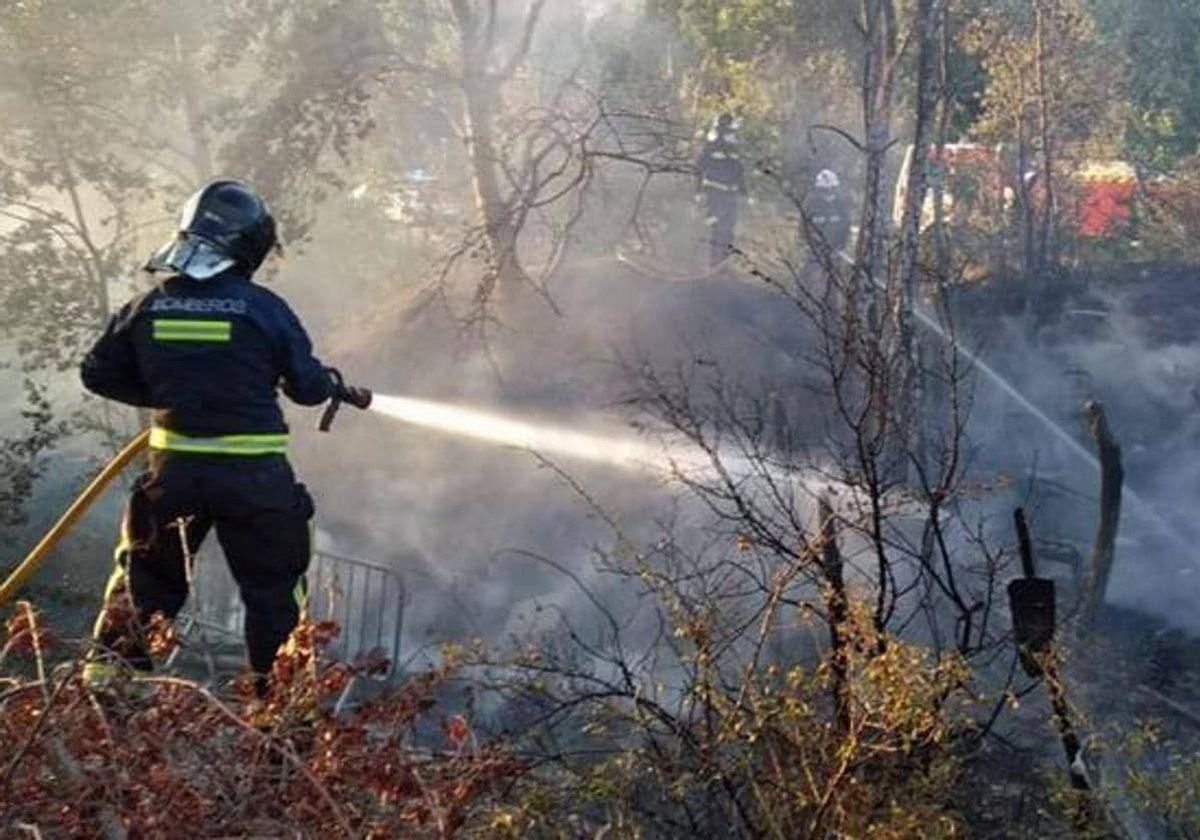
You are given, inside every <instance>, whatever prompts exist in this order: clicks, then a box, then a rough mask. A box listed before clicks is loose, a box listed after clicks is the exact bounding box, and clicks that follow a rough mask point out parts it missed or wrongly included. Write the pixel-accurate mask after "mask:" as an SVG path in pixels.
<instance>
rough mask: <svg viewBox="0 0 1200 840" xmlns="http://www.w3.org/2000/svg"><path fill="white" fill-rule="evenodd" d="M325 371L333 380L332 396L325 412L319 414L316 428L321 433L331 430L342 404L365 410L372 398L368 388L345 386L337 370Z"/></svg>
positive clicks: (344, 381) (329, 369)
mask: <svg viewBox="0 0 1200 840" xmlns="http://www.w3.org/2000/svg"><path fill="white" fill-rule="evenodd" d="M327 370H328V372H329V378H330V379H332V380H333V396H332V397H330V398H329V404H328V405H326V406H325V411H324V412H322V414H321V421H320V422H319V423H318V424H317V428H318V429H319V430H320V431H322V432H328V431H329V430H330V428H332V426H333V421H334V418H336V417H337V413H338V409H339V408H341V407H342V403H344V402H346V403H350V405H352V406H354V407H355V408H361V409H367V408H369V407H370V406H371V398H372V396H373V395H372V394H371V391H370V389H369V388H361V387H358V386H356V385H347V384H346V380H345V379H343V378H342V374H341V371H339V370H337V368H327Z"/></svg>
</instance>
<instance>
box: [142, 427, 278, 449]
mask: <svg viewBox="0 0 1200 840" xmlns="http://www.w3.org/2000/svg"><path fill="white" fill-rule="evenodd" d="M287 444H288V436H287V435H221V436H219V437H190V436H188V435H181V434H179V433H178V432H172V431H171V430H169V429H151V430H150V448H151V449H165V450H167V451H170V452H196V453H202V454H209V455H284V454H287Z"/></svg>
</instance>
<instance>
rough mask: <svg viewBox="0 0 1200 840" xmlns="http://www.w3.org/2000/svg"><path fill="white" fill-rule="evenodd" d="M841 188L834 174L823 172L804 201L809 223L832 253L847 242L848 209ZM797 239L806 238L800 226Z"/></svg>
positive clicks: (843, 246)
mask: <svg viewBox="0 0 1200 840" xmlns="http://www.w3.org/2000/svg"><path fill="white" fill-rule="evenodd" d="M841 187H842V182H841V179H840V178H838V176H837V173H836V172H834V171H833V170H832V169H822V170H821V171H820V172H818V173H817V177H816V179H815V180H814V181H813V189H812V191H811V192H809V194H808V195H807V196H806V197H805V201H804V212H805V214H806V215H807V216H808V220H809V221H810V222H811V223H812V225H813V226H814V227H815V228H816V229H817V230H818V231H819V232H820V234H821V237H822V238H823V239H824V240H825V243H826V244H827V245H829V248H830V249H831V250H832V251H833V252H834V253H835V254H836V253H838V252H840V251H841V250H842V249H843V248H845V247H846V243H847V242H848V241H849V239H850V206H849V204H848V202H847V201H846V197H845V195H844V194H843V193H842V189H841ZM800 238H801V240H804V239H805V233H804V227H803V225H801V228H800Z"/></svg>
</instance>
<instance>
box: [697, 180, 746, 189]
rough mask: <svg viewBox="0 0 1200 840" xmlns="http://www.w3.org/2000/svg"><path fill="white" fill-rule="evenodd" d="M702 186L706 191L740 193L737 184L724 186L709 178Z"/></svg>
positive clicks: (702, 182) (701, 183)
mask: <svg viewBox="0 0 1200 840" xmlns="http://www.w3.org/2000/svg"><path fill="white" fill-rule="evenodd" d="M700 186H702V187H704V188H705V189H712V190H722V191H724V192H737V191H738V186H737V184H722V183H721V182H720V181H710V180H708V179H707V178H705V179H704V180H703V181H701V182H700Z"/></svg>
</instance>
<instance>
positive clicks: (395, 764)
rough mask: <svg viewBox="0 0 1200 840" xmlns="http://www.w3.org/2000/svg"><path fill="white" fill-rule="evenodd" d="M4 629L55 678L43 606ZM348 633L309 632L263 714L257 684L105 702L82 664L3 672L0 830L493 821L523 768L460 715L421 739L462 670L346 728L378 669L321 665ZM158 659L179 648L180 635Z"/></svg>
mask: <svg viewBox="0 0 1200 840" xmlns="http://www.w3.org/2000/svg"><path fill="white" fill-rule="evenodd" d="M7 629H8V643H7V645H6V646H5V648H4V651H5V654H8V653H12V654H14V655H16V654H19V655H21V656H24V657H33V658H34V659H36V661H37V664H38V671H39V673H45V664H44V660H43V655H44V642H45V640H46V639H47V638H48V637H47V636H46V635H45V630H44V628H43V626H42V625H41V622H40V621H39V620H38V618H37V615H36V613H35V612H34V611H33V609H32V607H30V606H28V605H22V608H21V609H20V611H19V612H18V615H17V616H16V617H15V618H14V619H12V620H11V621H10V622H9V624H8V628H7ZM337 632H338V628H337V626H336V625H335V624H332V623H328V622H325V623H318V624H313V623H304V624H302V625H301V627H299V628H298V629H297V631H296V633H295V634H294V635H293V637H292V639H291V640H290V642H289V644H288V645H287V647H286V649H285V650H284V651H283V652H282V653H281V654H280V656H279V659H278V660H277V663H276V668H275V675H274V676H275V679H274V682H273V685H272V689H271V693H270V695H269V696H268V697H267V698H266V699H265V700H264V701H257V700H254V699H252V697H253V693H252V691H251V687H250V685H249V682H248V681H243V683H242V684H241V685H239V686H237V687H236V692H237V693H236V694H235V695H234V696H233V697H229V698H226V697H224V696H218V694H216V693H214V692H212V691H210V690H209V689H207V688H205V687H204V686H201V685H199V684H197V683H194V682H191V681H189V680H186V679H182V678H178V677H171V676H161V677H144V678H140V679H135V678H130V680H129V681H128V682H127V683H125V684H119V685H116V686H114V687H113V688H112V689H111V690H105V691H103V692H99V693H98V692H95V691H93V690H91V689H90V688H89V687H88V685H87V684H86V683H85V682H84V681H83V680H82V679H81V678H80V675H81V672H82V669H81V667H80V663H78V662H67V663H64V664H62V665H59V666H57V667H56V668H55V669H54V670H53V672H52V674H51V675H50V676H49V678H47V679H41V680H31V679H28V678H26V677H24V676H22V675H20V674H18V673H14V672H13V670H12V669H11V668H9V669H5V670H4V671H3V672H0V754H3V755H4V756H5V757H6V760H5V761H4V762H3V766H0V813H3V814H4V824H3V828H4V829H5V830H15V829H17V828H18V827H19V826H24V827H26V830H28V831H36V832H40V833H41V834H42V835H43V836H54V837H93V836H130V837H184V836H203V837H211V836H222V835H237V836H242V835H244V834H245V833H247V832H249V833H252V834H264V833H265V834H269V835H270V836H284V835H286V836H304V837H340V836H355V837H360V836H361V837H395V836H406V837H407V836H413V837H420V836H432V837H451V836H455V835H456V834H458V833H459V832H460V831H461V830H463V829H464V827H466V826H468V825H469V824H470V823H471V821H472V820H473V819H481V818H484V817H486V816H487V815H486V814H483V816H480V814H481V813H482V812H483V811H486V810H487V808H486V803H487V802H488V799H489V797H490V796H491V795H492V794H493V793H494V791H495V790H496V788H497V786H498V785H499V784H501V783H503V782H506V781H510V780H513V779H516V778H518V777H520V776H522V775H523V774H524V773H525V772H526V768H525V766H524V765H523V764H522V763H521V762H520V761H518V760H516V759H515V758H514V757H513V756H511V755H510V754H508V753H506V752H505V751H504V750H502V749H498V748H493V747H488V746H481V745H480V744H478V743H477V742H476V740H475V739H474V737H472V733H471V728H470V725H469V724H468V722H467V720H466V719H465V718H461V717H452V718H450V719H449V720H448V721H447V722H446V723H445V724H443V736H442V737H441V738H438V736H437V735H436V727H430V726H422V722H423V721H424V720H426V719H428V718H429V717H430V716H431V715H432V714H433V713H434V708H435V698H436V695H437V692H438V690H439V689H440V688H441V687H442V686H443V685H444V684H445V681H446V680H447V678H448V677H449V676H450V668H449V667H447V668H443V669H440V670H435V671H431V672H429V673H425V674H422V675H420V676H417V677H415V678H413V679H411V680H409V681H408V682H407V683H405V684H404V685H402V686H401V687H399V688H398V689H395V690H392V691H389V692H388V693H386V694H384V695H383V696H381V697H379V698H378V699H375V700H373V701H371V702H369V703H366V704H365V705H363V706H361V707H360V708H358V709H357V710H355V711H353V712H352V713H350V714H348V715H340V716H339V715H334V714H333V713H332V711H331V710H330V709H331V706H332V700H333V699H335V698H336V697H337V696H338V694H339V693H340V692H341V690H342V689H343V688H345V686H346V683H347V682H348V681H349V680H350V679H352V678H353V677H355V676H359V675H363V674H364V673H365V672H366V671H367V670H370V669H371V668H374V667H376V663H371V664H369V665H367V666H365V667H364V668H361V669H355V668H351V667H349V666H345V665H341V664H336V663H330V662H326V661H324V660H323V659H322V658H321V656H320V651H321V649H322V645H324V644H325V643H327V642H328V641H329V640H330V639H331V638H333V637H334V636H335V635H336V634H337ZM157 647H158V648H159V649H160V650H162V651H166V650H169V649H170V647H171V642H170V640H169V637H167V636H165V635H164V636H163V644H161V645H158V646H157ZM0 662H3V660H0ZM418 734H419V735H420V737H418ZM439 741H440V743H439Z"/></svg>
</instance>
